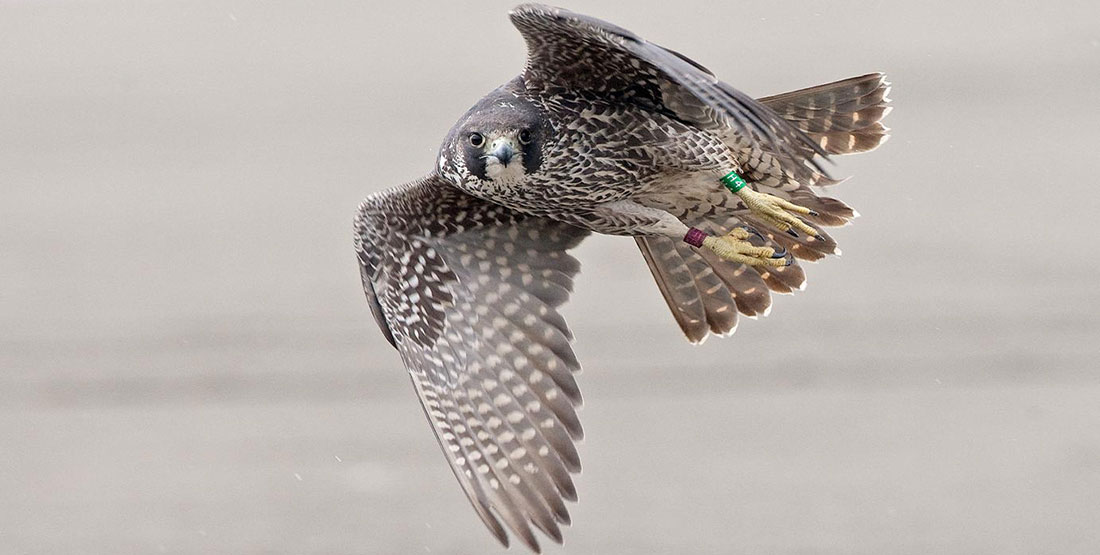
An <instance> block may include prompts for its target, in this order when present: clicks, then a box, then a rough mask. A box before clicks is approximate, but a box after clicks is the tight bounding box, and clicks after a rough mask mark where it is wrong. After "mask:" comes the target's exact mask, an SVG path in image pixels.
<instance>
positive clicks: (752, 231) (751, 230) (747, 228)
mask: <svg viewBox="0 0 1100 555" xmlns="http://www.w3.org/2000/svg"><path fill="white" fill-rule="evenodd" d="M745 231H747V232H749V234H750V235H755V236H756V238H757V239H760V241H761V242H764V243H767V242H768V240H767V239H765V238H764V236H763V235H761V234H760V232H759V231H757V230H756V228H755V227H752V226H751V225H747V226H745Z"/></svg>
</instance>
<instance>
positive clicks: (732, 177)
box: [721, 172, 749, 194]
mask: <svg viewBox="0 0 1100 555" xmlns="http://www.w3.org/2000/svg"><path fill="white" fill-rule="evenodd" d="M721 181H722V184H723V185H725V186H726V188H727V189H729V190H730V192H732V193H734V194H736V193H737V191H740V190H741V189H744V188H745V187H748V186H749V184H748V183H745V180H744V179H741V176H740V175H737V172H729V173H727V174H726V175H723V176H722V179H721Z"/></svg>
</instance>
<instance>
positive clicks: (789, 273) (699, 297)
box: [634, 218, 823, 343]
mask: <svg viewBox="0 0 1100 555" xmlns="http://www.w3.org/2000/svg"><path fill="white" fill-rule="evenodd" d="M723 223H729V224H730V225H729V226H722V225H717V224H714V223H711V222H703V223H700V224H699V225H700V226H701V228H702V229H704V230H705V231H707V232H709V233H712V234H719V233H724V232H725V231H726V230H728V229H729V228H730V227H733V226H736V225H740V224H741V221H740V220H738V219H737V218H734V219H732V220H730V221H729V222H723ZM723 228H724V229H723ZM634 239H635V241H637V243H638V248H640V249H641V251H642V255H643V256H644V257H645V259H646V262H647V263H648V264H649V268H650V270H651V271H652V272H653V277H654V278H655V280H656V282H657V287H658V288H659V289H660V290H661V294H662V295H663V296H664V298H665V302H666V303H667V304H668V307H669V309H670V310H671V311H672V315H673V317H674V318H675V319H676V323H677V324H679V325H680V329H681V330H682V331H683V332H684V335H685V336H686V337H687V339H688V341H690V342H692V343H702V342H703V340H705V339H706V338H707V335H708V332H709V333H713V334H715V335H729V334H731V333H733V332H734V330H736V329H737V319H738V313H740V314H742V315H745V316H748V317H750V318H751V317H756V316H761V315H766V314H767V313H768V311H769V310H770V309H771V304H772V301H771V291H775V292H777V293H791V292H793V291H795V290H798V289H801V288H802V286H803V284H804V283H805V281H806V274H805V273H804V272H803V271H802V268H801V267H799V265H798V264H797V262H796V263H793V264H792V265H790V266H786V267H782V268H761V267H750V266H746V265H744V264H738V263H735V262H730V261H727V260H722V259H720V258H718V256H717V255H715V254H714V253H712V252H710V251H706V250H695V249H692V248H691V247H689V246H687V245H686V244H683V243H678V242H675V241H673V240H672V239H669V238H667V237H635V238H634ZM759 244H760V245H768V246H771V247H773V248H775V249H777V250H778V249H780V248H784V247H782V246H781V243H780V242H779V241H777V240H775V239H770V238H769V239H765V240H764V241H763V242H760V243H759ZM820 256H823V255H820Z"/></svg>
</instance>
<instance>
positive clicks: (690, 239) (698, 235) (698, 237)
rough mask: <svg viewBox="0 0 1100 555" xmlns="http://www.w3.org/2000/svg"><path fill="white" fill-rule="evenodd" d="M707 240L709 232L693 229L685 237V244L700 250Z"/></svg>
mask: <svg viewBox="0 0 1100 555" xmlns="http://www.w3.org/2000/svg"><path fill="white" fill-rule="evenodd" d="M706 238H707V232H705V231H703V230H701V229H698V228H694V227H693V228H691V229H689V230H688V232H687V235H684V242H685V243H687V244H689V245H691V246H693V247H695V248H699V247H701V246H703V239H706Z"/></svg>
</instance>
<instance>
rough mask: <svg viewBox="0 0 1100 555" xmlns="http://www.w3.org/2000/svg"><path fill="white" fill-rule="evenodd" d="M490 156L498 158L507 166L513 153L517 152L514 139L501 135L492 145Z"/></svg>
mask: <svg viewBox="0 0 1100 555" xmlns="http://www.w3.org/2000/svg"><path fill="white" fill-rule="evenodd" d="M490 148H491V150H490V151H489V156H492V157H493V158H496V159H497V160H498V161H499V162H500V163H501V164H503V165H505V166H507V165H508V162H511V161H512V155H514V154H515V153H516V150H515V147H514V145H513V144H512V141H510V140H508V139H505V138H504V137H501V138H499V139H497V140H495V141H493V144H492V145H491V147H490Z"/></svg>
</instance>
